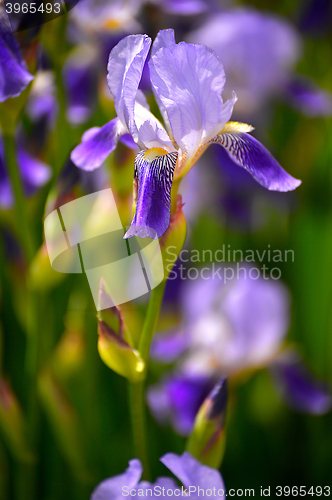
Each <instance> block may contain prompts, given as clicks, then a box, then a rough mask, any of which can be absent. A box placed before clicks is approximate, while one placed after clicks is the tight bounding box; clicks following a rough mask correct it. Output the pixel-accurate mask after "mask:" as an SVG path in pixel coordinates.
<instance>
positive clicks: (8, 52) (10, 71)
mask: <svg viewBox="0 0 332 500" xmlns="http://www.w3.org/2000/svg"><path fill="white" fill-rule="evenodd" d="M31 80H33V76H32V75H31V74H30V73H29V71H28V68H27V66H26V64H25V61H24V60H23V58H22V56H21V53H20V49H19V46H18V43H17V41H16V39H15V37H14V35H13V31H12V28H11V25H10V22H9V19H8V16H7V13H6V11H5V8H4V5H3V4H2V5H1V6H0V102H2V101H5V100H6V99H8V97H17V96H18V95H19V94H20V93H21V92H22V91H23V90H24V89H25V87H26V86H27V85H28V84H29V83H30V82H31Z"/></svg>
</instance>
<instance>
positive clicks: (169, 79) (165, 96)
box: [149, 41, 232, 165]
mask: <svg viewBox="0 0 332 500" xmlns="http://www.w3.org/2000/svg"><path fill="white" fill-rule="evenodd" d="M168 42H169V41H168ZM149 68H150V75H151V83H152V87H153V90H154V92H155V94H156V95H157V96H158V99H159V100H160V101H161V103H162V105H163V107H164V108H165V110H166V112H167V116H168V120H169V123H170V126H171V128H172V132H173V136H174V139H175V141H176V143H177V144H178V145H179V146H180V148H181V149H182V152H183V154H184V156H185V158H186V159H185V162H186V165H189V164H190V163H191V162H192V160H193V158H194V156H195V154H196V152H197V150H198V149H199V147H200V146H201V145H203V144H204V143H205V142H208V141H209V140H210V139H212V137H213V136H214V135H215V134H217V133H218V132H219V131H220V130H221V129H222V128H223V126H224V125H225V123H226V121H227V119H229V113H230V112H231V109H230V108H231V107H232V106H229V104H227V113H226V115H227V116H226V115H225V111H224V108H225V104H223V101H222V98H221V93H222V90H223V88H224V84H225V73H224V69H223V66H222V64H221V62H220V60H219V59H218V57H217V56H216V54H215V53H214V52H213V51H212V50H211V49H209V48H207V47H205V46H203V45H191V44H187V43H185V42H181V43H179V44H177V45H175V46H174V47H173V48H168V47H162V48H160V49H159V50H157V52H156V53H155V54H154V55H153V56H152V58H151V59H150V62H149Z"/></svg>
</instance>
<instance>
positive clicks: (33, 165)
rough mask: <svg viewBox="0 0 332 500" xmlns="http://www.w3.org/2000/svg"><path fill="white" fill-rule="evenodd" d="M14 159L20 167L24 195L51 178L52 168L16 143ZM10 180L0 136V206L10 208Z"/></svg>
mask: <svg viewBox="0 0 332 500" xmlns="http://www.w3.org/2000/svg"><path fill="white" fill-rule="evenodd" d="M16 159H17V163H18V166H19V169H20V173H21V177H22V183H23V190H24V194H25V196H28V197H29V196H32V195H33V194H34V193H35V192H36V190H37V189H38V188H40V187H42V186H44V185H45V184H46V183H47V182H48V181H49V179H50V178H51V174H52V170H51V168H50V167H49V166H48V165H46V164H45V163H44V162H42V161H41V160H39V159H38V158H35V157H34V156H32V155H31V154H30V153H29V152H27V151H26V149H25V148H23V146H22V144H20V143H18V146H17V152H16ZM13 201H14V200H13V193H12V187H11V182H10V179H9V177H8V174H7V167H6V162H5V157H4V147H3V142H2V139H1V138H0V206H1V207H3V208H11V207H12V205H13Z"/></svg>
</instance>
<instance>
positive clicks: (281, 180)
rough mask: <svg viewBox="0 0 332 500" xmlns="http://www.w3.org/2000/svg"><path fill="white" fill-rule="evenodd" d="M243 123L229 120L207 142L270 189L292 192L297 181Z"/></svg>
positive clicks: (297, 184) (299, 182)
mask: <svg viewBox="0 0 332 500" xmlns="http://www.w3.org/2000/svg"><path fill="white" fill-rule="evenodd" d="M250 130H252V127H250V125H246V124H245V123H237V122H229V123H227V125H226V126H225V127H224V129H223V130H222V131H221V132H220V134H218V135H216V136H215V137H214V138H213V139H212V140H211V142H215V143H217V144H220V145H221V146H223V147H224V148H225V149H226V151H227V153H228V154H229V156H230V157H231V159H232V160H234V161H235V162H236V163H237V164H238V165H240V166H241V167H243V168H245V169H246V170H247V172H249V174H251V175H252V176H253V178H254V179H255V180H256V181H257V182H258V183H259V184H261V185H262V186H264V187H265V188H267V189H269V190H271V191H293V189H296V188H297V187H298V186H299V185H300V184H301V181H300V180H298V179H295V178H294V177H292V176H291V175H289V174H288V173H287V172H286V171H285V170H284V169H283V168H282V167H281V166H280V165H279V163H278V162H277V160H275V159H274V158H273V156H272V155H271V154H270V153H269V152H268V150H267V149H266V148H265V147H264V146H263V145H262V144H261V143H260V142H258V141H257V139H255V138H254V137H252V136H251V135H249V134H248V133H247V132H249V131H250Z"/></svg>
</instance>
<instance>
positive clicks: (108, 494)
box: [91, 459, 143, 500]
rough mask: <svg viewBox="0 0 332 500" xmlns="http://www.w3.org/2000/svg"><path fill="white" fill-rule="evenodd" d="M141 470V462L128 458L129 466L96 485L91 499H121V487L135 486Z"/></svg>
mask: <svg viewBox="0 0 332 500" xmlns="http://www.w3.org/2000/svg"><path fill="white" fill-rule="evenodd" d="M142 472H143V469H142V464H141V462H140V461H139V460H137V459H133V460H130V461H129V467H128V468H127V469H126V471H125V472H124V473H123V474H119V475H118V476H114V477H111V478H110V479H106V480H105V481H102V482H101V483H100V484H99V485H98V486H97V487H96V489H95V490H94V492H93V493H92V496H91V500H120V499H121V500H122V498H123V495H122V487H123V486H128V488H129V489H131V488H136V486H137V484H138V481H139V480H140V478H141V475H142Z"/></svg>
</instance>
